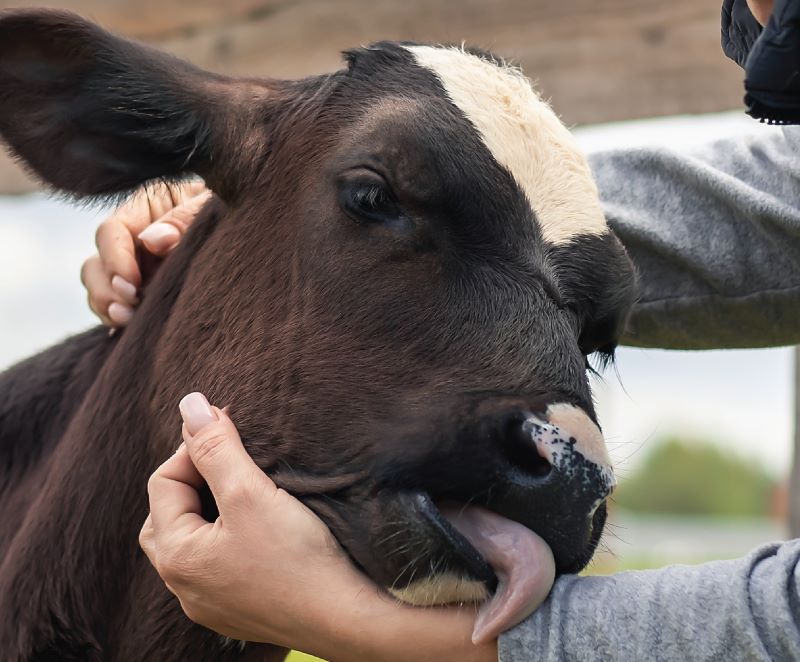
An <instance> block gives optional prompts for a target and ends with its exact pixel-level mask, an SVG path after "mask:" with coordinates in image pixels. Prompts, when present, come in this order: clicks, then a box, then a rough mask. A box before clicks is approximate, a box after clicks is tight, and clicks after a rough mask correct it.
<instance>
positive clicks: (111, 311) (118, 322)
mask: <svg viewBox="0 0 800 662" xmlns="http://www.w3.org/2000/svg"><path fill="white" fill-rule="evenodd" d="M108 317H109V318H110V319H111V323H112V325H113V326H115V327H117V326H128V323H129V322H130V321H131V319H133V308H131V307H130V306H128V305H126V304H124V303H119V302H118V301H112V302H111V303H110V304H109V305H108Z"/></svg>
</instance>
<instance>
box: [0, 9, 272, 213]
mask: <svg viewBox="0 0 800 662" xmlns="http://www.w3.org/2000/svg"><path fill="white" fill-rule="evenodd" d="M267 94H268V90H267V88H266V86H264V85H259V84H255V83H250V84H247V85H245V84H243V83H241V82H235V81H232V80H230V79H227V78H224V77H222V76H217V75H214V74H211V73H208V72H204V71H202V70H200V69H197V68H195V67H193V66H191V65H189V64H187V63H185V62H182V61H180V60H178V59H176V58H173V57H171V56H168V55H166V54H164V53H161V52H158V51H156V50H154V49H151V48H148V47H146V46H143V45H141V44H137V43H134V42H131V41H127V40H125V39H121V38H119V37H116V36H114V35H112V34H110V33H108V32H106V31H105V30H102V29H101V28H99V27H98V26H96V25H94V24H92V23H90V22H88V21H85V20H83V19H81V18H79V17H78V16H76V15H75V14H71V13H68V12H62V11H55V10H7V11H0V137H2V138H3V139H4V140H5V141H6V142H7V143H8V144H9V145H10V147H11V149H12V150H13V151H14V152H15V153H16V154H17V155H18V156H19V157H21V159H22V160H23V161H24V162H25V163H26V164H27V165H28V166H29V167H30V168H31V170H33V171H34V172H35V173H36V174H37V175H38V176H40V177H41V178H42V179H44V180H45V181H47V182H48V183H49V184H51V185H52V186H54V187H55V188H57V189H61V190H64V191H67V192H69V193H72V194H75V195H78V196H92V195H108V194H115V193H122V192H128V191H130V190H133V189H135V188H136V187H138V186H139V185H140V184H142V183H143V182H145V181H148V180H151V179H156V178H178V177H181V176H183V175H185V174H187V173H190V172H194V173H197V174H200V175H201V176H203V177H204V178H205V179H206V180H207V182H209V184H210V186H211V187H212V188H214V189H215V191H216V192H217V193H218V194H220V195H221V196H222V197H228V198H230V197H234V196H235V195H236V190H234V189H233V188H232V185H233V184H234V183H236V184H241V183H242V182H243V177H230V176H223V173H224V174H226V175H230V173H231V172H232V171H240V172H241V173H242V175H244V172H245V171H244V164H245V163H246V161H247V155H246V154H243V153H242V152H241V151H240V150H236V152H235V153H234V152H233V151H232V150H229V149H228V146H229V145H230V144H231V143H232V142H234V141H235V143H236V144H237V145H240V146H241V145H243V144H245V143H246V142H247V136H246V133H247V131H249V130H251V129H250V128H248V127H249V126H250V123H249V122H248V118H247V116H246V113H247V112H248V110H250V109H251V108H252V105H248V104H246V103H239V102H238V100H241V99H243V98H248V99H253V98H260V97H266V96H267Z"/></svg>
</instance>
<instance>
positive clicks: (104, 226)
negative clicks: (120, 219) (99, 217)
mask: <svg viewBox="0 0 800 662" xmlns="http://www.w3.org/2000/svg"><path fill="white" fill-rule="evenodd" d="M117 213H119V212H117ZM114 216H116V214H114V215H112V216H110V217H109V218H107V219H106V220H105V221H103V222H102V223H101V224H100V225H98V226H97V230H95V233H94V240H95V243H96V244H97V245H98V247H99V245H100V242H101V241H102V239H103V235H105V234H106V233H107V232H109V231H110V230H111V229H112V228H113V226H114V220H113V219H114Z"/></svg>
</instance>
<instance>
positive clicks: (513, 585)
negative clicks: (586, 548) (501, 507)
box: [441, 506, 555, 644]
mask: <svg viewBox="0 0 800 662" xmlns="http://www.w3.org/2000/svg"><path fill="white" fill-rule="evenodd" d="M441 512H442V515H444V517H445V518H446V519H447V521H448V522H450V524H452V525H453V526H454V527H455V528H456V530H457V531H458V532H459V533H460V534H461V535H462V536H464V537H465V538H466V539H467V540H468V541H469V542H470V544H471V545H472V546H473V547H474V548H475V549H476V550H478V552H480V553H481V555H482V556H483V558H484V559H486V562H487V563H488V564H489V565H491V566H492V568H493V569H494V572H495V574H496V575H497V579H498V585H497V591H495V594H494V595H493V596H492V597H491V598H490V599H489V600H487V601H486V602H485V603H484V604H483V605H482V606H481V608H480V610H479V611H478V616H477V618H476V619H475V629H474V630H473V631H472V642H473V643H474V644H481V643H484V642H487V641H491V640H492V639H495V638H496V637H497V636H499V634H500V633H501V632H505V631H506V630H508V629H509V628H510V627H513V626H514V625H516V624H517V623H519V622H520V621H522V620H523V619H525V617H526V616H528V614H530V613H531V612H533V610H534V609H536V607H538V606H539V605H540V604H541V603H542V602H543V601H544V599H545V598H546V597H547V594H548V593H549V592H550V588H551V587H552V585H553V579H554V578H555V562H554V561H553V553H552V552H551V551H550V548H549V547H548V546H547V543H546V542H545V541H544V540H542V539H541V538H540V537H539V536H537V535H536V534H535V533H534V532H533V531H531V530H530V529H528V528H526V527H524V526H522V524H517V523H516V522H513V521H511V520H509V519H506V518H505V517H501V516H500V515H497V514H496V513H493V512H490V511H488V510H485V509H483V508H479V507H477V506H466V507H463V508H450V507H443V508H442V509H441Z"/></svg>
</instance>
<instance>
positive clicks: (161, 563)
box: [140, 393, 497, 661]
mask: <svg viewBox="0 0 800 662" xmlns="http://www.w3.org/2000/svg"><path fill="white" fill-rule="evenodd" d="M181 413H182V415H183V417H184V426H183V437H184V442H185V444H184V445H182V446H181V447H180V448H179V449H178V451H177V452H176V453H175V455H173V456H172V457H171V458H170V459H169V460H167V461H166V462H165V463H164V464H163V465H161V467H159V469H158V470H157V471H156V472H155V473H154V474H153V476H152V477H151V479H150V482H149V484H148V492H149V496H150V509H151V513H150V516H149V517H148V518H147V521H146V522H145V524H144V527H143V528H142V533H141V535H140V543H141V545H142V548H143V549H144V551H145V553H146V554H147V557H148V558H149V559H150V561H151V563H152V564H153V566H154V567H155V568H156V570H157V571H158V573H159V575H160V576H161V578H162V579H163V580H164V581H165V583H166V584H167V586H168V588H169V589H170V590H171V591H172V592H173V593H174V594H175V595H176V597H177V598H178V600H180V603H181V606H182V608H183V610H184V611H185V612H186V614H187V616H188V617H189V618H191V619H192V620H193V621H195V622H197V623H199V624H201V625H204V626H205V627H208V628H210V629H213V630H215V631H217V632H219V633H220V634H223V635H226V636H229V637H232V638H235V639H240V640H248V641H259V642H266V643H272V644H278V645H281V646H286V647H290V648H297V649H300V650H304V651H307V652H309V653H313V654H316V655H320V656H322V657H326V658H328V659H336V660H348V659H352V660H363V659H375V660H407V659H412V658H413V659H417V660H424V659H436V660H448V659H452V660H467V661H468V660H495V659H497V650H496V643H495V642H494V641H492V642H489V643H487V644H483V645H481V646H474V645H473V644H472V643H471V634H472V629H473V624H474V620H475V610H474V608H465V609H459V608H455V607H453V608H441V609H424V610H423V609H418V608H413V607H408V606H406V605H401V604H399V603H397V602H396V601H395V600H394V599H393V598H391V597H389V596H388V595H386V594H385V593H383V592H382V591H381V590H380V589H378V587H377V586H375V585H374V584H373V583H372V582H371V581H370V580H369V579H367V578H366V577H365V576H364V575H363V574H361V573H360V572H358V571H357V570H356V569H355V568H354V566H353V565H352V564H351V563H350V561H349V559H348V558H347V556H346V555H345V554H344V552H343V551H342V550H341V548H340V547H339V545H338V544H337V542H336V540H335V539H334V538H333V536H332V534H331V533H330V531H329V530H328V529H327V528H326V527H325V525H324V524H323V523H322V521H321V520H319V519H318V518H317V517H316V516H315V515H314V514H313V513H312V512H311V511H310V510H308V508H306V507H305V506H304V505H303V504H301V503H300V502H299V501H298V500H296V499H295V498H294V497H292V496H291V495H289V494H288V493H287V492H285V491H283V490H281V489H279V488H277V487H276V486H275V484H274V483H273V482H272V481H271V480H270V479H269V478H268V477H267V476H266V475H265V474H264V473H263V472H262V471H261V470H260V469H258V467H257V466H256V465H255V464H254V463H253V461H252V460H251V458H250V457H249V455H248V454H247V452H246V451H245V449H244V447H243V446H242V444H241V440H240V438H239V435H238V432H237V431H236V428H235V426H234V424H233V422H232V421H231V419H230V418H229V417H228V416H227V414H226V413H225V412H223V411H221V410H219V409H217V408H216V407H211V406H210V405H209V404H208V402H207V401H206V399H205V398H204V397H203V396H202V395H200V394H199V393H193V394H191V395H189V396H187V397H186V398H184V400H183V401H182V402H181ZM204 482H206V483H207V484H208V486H209V488H210V489H211V491H212V493H213V494H214V498H215V500H216V503H217V506H218V508H219V512H220V516H219V518H218V519H217V520H216V521H215V522H213V523H211V522H207V521H206V520H204V519H203V517H202V516H201V514H200V513H201V504H200V496H199V493H198V489H199V488H200V487H201V486H202V485H203V483H204Z"/></svg>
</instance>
